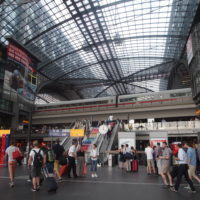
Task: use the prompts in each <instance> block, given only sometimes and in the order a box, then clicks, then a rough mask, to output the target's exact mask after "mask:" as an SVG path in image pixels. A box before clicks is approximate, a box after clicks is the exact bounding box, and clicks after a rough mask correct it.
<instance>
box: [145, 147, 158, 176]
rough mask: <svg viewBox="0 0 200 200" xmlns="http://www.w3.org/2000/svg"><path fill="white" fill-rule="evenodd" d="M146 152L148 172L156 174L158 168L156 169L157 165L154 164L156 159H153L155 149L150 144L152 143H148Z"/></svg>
mask: <svg viewBox="0 0 200 200" xmlns="http://www.w3.org/2000/svg"><path fill="white" fill-rule="evenodd" d="M145 154H146V157H147V174H148V175H150V174H153V173H154V174H155V173H156V170H155V165H154V161H153V149H152V148H151V146H150V143H149V144H148V146H147V147H146V148H145Z"/></svg>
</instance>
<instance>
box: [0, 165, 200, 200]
mask: <svg viewBox="0 0 200 200" xmlns="http://www.w3.org/2000/svg"><path fill="white" fill-rule="evenodd" d="M25 173H26V169H25V168H24V167H21V168H20V167H19V168H18V169H17V174H18V176H17V179H16V186H15V188H13V189H11V188H9V186H8V177H7V176H8V175H7V171H6V169H2V168H0V195H1V199H4V200H14V199H16V200H23V199H28V200H32V199H34V200H35V199H42V200H47V199H48V200H55V199H56V200H64V199H69V200H122V199H134V200H145V199H150V200H151V199H155V200H157V199H162V200H169V199H170V200H179V199H180V200H188V199H192V200H197V199H199V194H200V187H199V185H197V187H196V188H197V191H198V192H197V194H190V193H188V191H187V190H186V189H184V188H183V186H184V185H182V186H181V188H180V191H179V193H173V192H171V191H169V190H164V189H162V188H161V185H162V181H161V178H159V177H156V176H152V177H151V176H147V175H146V173H145V169H144V167H140V171H139V173H133V174H127V173H126V172H122V171H121V170H120V169H118V168H117V167H115V168H109V167H102V168H99V176H100V178H97V179H92V178H90V177H89V175H88V176H87V177H85V178H80V179H76V180H75V179H67V178H64V180H63V182H62V183H59V189H58V191H57V193H56V194H48V193H47V192H46V190H45V187H44V186H43V187H42V188H41V190H40V191H39V192H36V193H33V192H31V190H30V188H31V185H30V183H28V182H27V181H26V179H27V176H25V175H24V174H25Z"/></svg>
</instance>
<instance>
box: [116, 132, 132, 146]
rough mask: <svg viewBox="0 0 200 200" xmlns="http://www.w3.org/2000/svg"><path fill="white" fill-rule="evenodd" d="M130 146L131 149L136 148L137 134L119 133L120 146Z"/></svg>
mask: <svg viewBox="0 0 200 200" xmlns="http://www.w3.org/2000/svg"><path fill="white" fill-rule="evenodd" d="M126 144H128V145H129V147H134V148H136V134H135V132H119V133H118V145H119V148H121V145H126Z"/></svg>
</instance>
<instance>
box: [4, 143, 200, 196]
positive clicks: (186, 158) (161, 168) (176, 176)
mask: <svg viewBox="0 0 200 200" xmlns="http://www.w3.org/2000/svg"><path fill="white" fill-rule="evenodd" d="M116 152H117V153H118V154H119V166H120V168H122V169H126V171H127V172H131V171H132V167H133V166H132V163H133V162H134V160H138V153H137V151H136V149H134V147H132V146H131V147H130V146H129V145H128V144H126V145H121V148H120V149H119V150H117V151H116ZM145 155H146V161H147V162H146V163H147V174H148V175H149V176H161V177H162V180H163V186H162V187H163V189H170V190H171V191H173V192H178V190H179V186H180V183H181V181H182V177H183V176H184V178H185V180H186V181H187V183H188V186H187V187H186V189H189V191H190V192H192V193H195V192H196V189H195V186H194V183H193V181H194V179H195V180H196V181H197V182H198V183H200V178H199V177H198V175H197V174H196V171H197V167H199V161H200V148H197V147H196V145H195V144H194V143H193V142H183V143H178V144H176V149H171V148H170V147H169V146H168V144H167V143H166V142H162V145H161V144H160V143H157V144H156V145H155V146H153V145H152V144H150V143H149V144H148V146H147V147H146V148H145ZM6 156H7V159H8V171H9V178H10V183H9V184H10V187H14V181H15V180H14V178H15V168H16V164H17V160H18V157H19V156H21V151H20V149H19V148H18V147H16V146H15V144H14V143H13V142H12V143H11V145H10V146H9V147H8V148H7V149H6ZM66 158H67V159H66ZM98 158H99V152H98V149H97V145H96V144H93V146H92V149H91V151H90V160H91V177H92V178H97V177H98V175H97V163H98ZM63 165H67V176H68V178H71V171H72V172H73V173H72V174H73V177H74V178H77V177H81V176H83V175H84V171H85V170H86V169H85V168H86V162H85V151H84V148H83V147H82V146H81V145H80V144H79V142H78V141H77V140H73V141H72V145H71V147H70V148H69V150H68V151H65V150H64V148H63V146H62V145H60V141H59V140H57V141H56V142H55V144H53V145H52V144H47V146H46V148H44V147H43V148H40V147H39V143H38V141H34V142H33V143H32V148H31V150H30V151H29V153H28V163H27V166H28V169H29V172H30V173H29V178H30V180H29V181H32V191H33V192H35V191H39V189H40V185H41V175H42V173H41V172H42V169H44V168H45V169H47V171H48V173H49V174H54V176H55V177H56V179H57V181H58V182H60V181H62V176H61V174H60V168H62V166H63Z"/></svg>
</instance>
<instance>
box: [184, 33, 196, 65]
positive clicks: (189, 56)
mask: <svg viewBox="0 0 200 200" xmlns="http://www.w3.org/2000/svg"><path fill="white" fill-rule="evenodd" d="M186 52H187V60H188V65H189V64H190V63H191V61H192V58H193V57H194V54H193V49H192V36H191V35H190V36H189V38H188V41H187V44H186Z"/></svg>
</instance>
